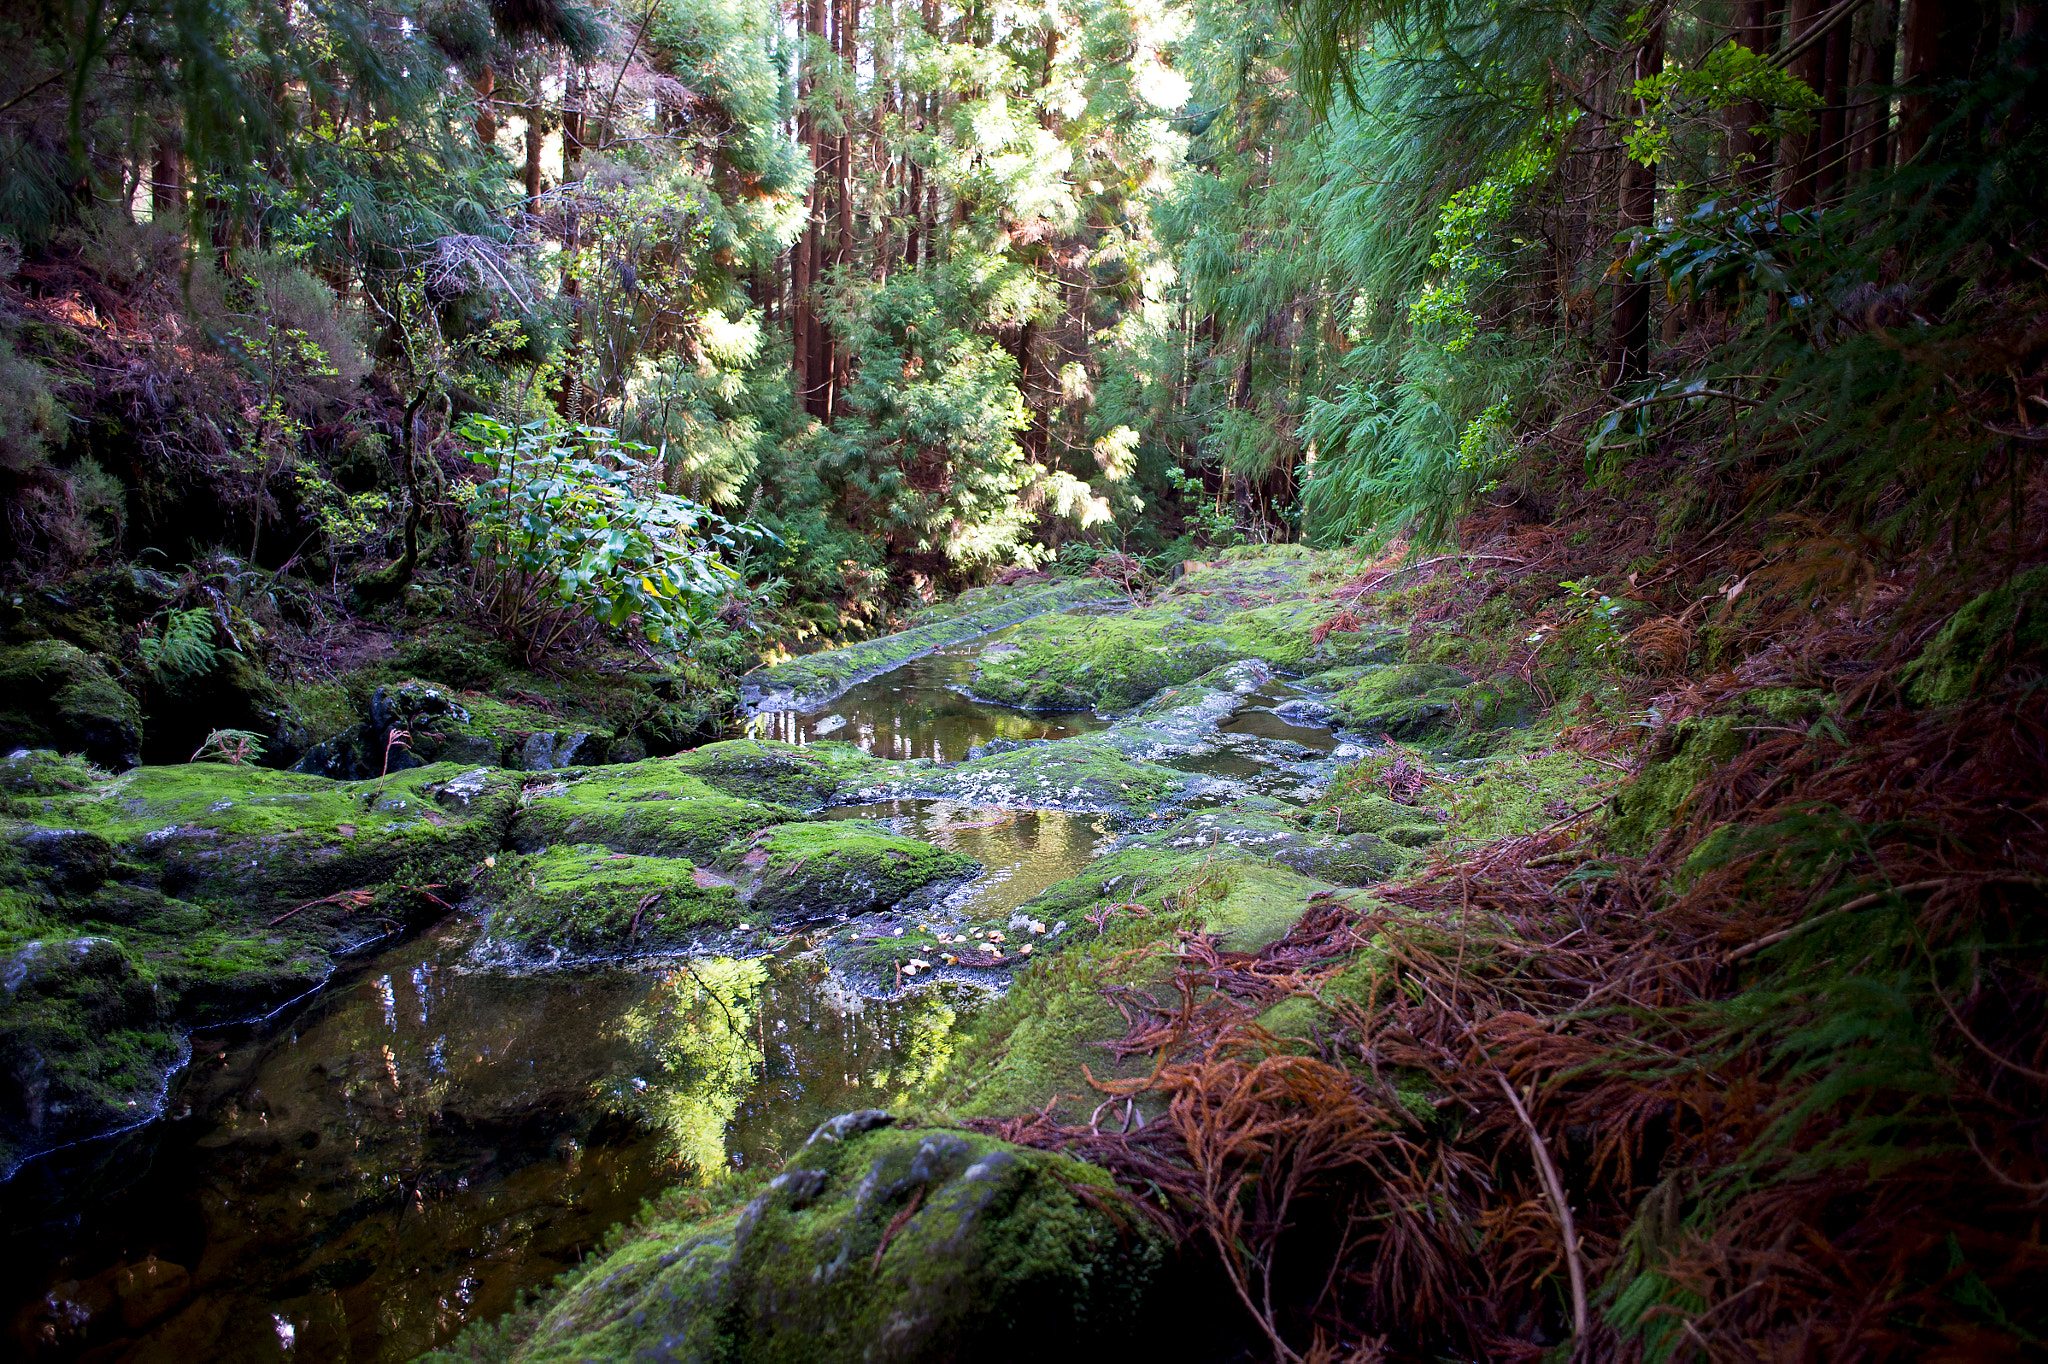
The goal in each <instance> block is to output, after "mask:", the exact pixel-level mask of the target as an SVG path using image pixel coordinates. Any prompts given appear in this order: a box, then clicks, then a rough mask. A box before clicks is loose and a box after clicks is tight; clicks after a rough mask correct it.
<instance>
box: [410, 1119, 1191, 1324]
mask: <svg viewBox="0 0 2048 1364" xmlns="http://www.w3.org/2000/svg"><path fill="white" fill-rule="evenodd" d="M877 1121H880V1122H886V1121H887V1118H886V1116H885V1115H880V1114H873V1115H869V1114H860V1115H848V1116H847V1117H846V1118H840V1119H835V1120H834V1121H833V1122H832V1123H828V1124H827V1125H826V1126H825V1127H824V1128H821V1129H820V1134H819V1135H818V1136H815V1137H813V1138H812V1140H811V1142H810V1143H809V1144H807V1145H806V1146H805V1147H804V1148H803V1150H802V1151H801V1152H799V1153H798V1154H797V1156H796V1157H795V1158H794V1159H792V1160H791V1162H790V1166H789V1169H788V1170H786V1171H785V1172H784V1173H783V1174H782V1175H781V1176H779V1177H778V1178H777V1179H776V1180H774V1181H773V1182H772V1183H771V1184H770V1185H769V1186H768V1188H767V1189H766V1190H765V1191H763V1192H762V1193H761V1194H760V1195H759V1196H758V1197H756V1198H755V1199H753V1200H752V1201H751V1202H750V1203H748V1204H747V1205H746V1206H745V1207H744V1208H728V1209H726V1210H724V1211H717V1212H711V1213H708V1214H706V1213H698V1214H696V1215H694V1216H692V1215H689V1213H688V1212H684V1211H680V1210H679V1211H670V1210H668V1209H667V1208H664V1207H663V1206H662V1205H660V1204H657V1205H656V1206H655V1207H653V1208H651V1209H650V1211H649V1212H648V1214H646V1215H645V1216H644V1217H643V1218H642V1219H641V1220H640V1221H639V1222H638V1223H636V1224H635V1225H633V1226H632V1227H630V1228H629V1229H627V1230H626V1231H624V1232H623V1233H622V1234H621V1235H620V1236H619V1238H618V1241H617V1244H616V1246H615V1247H614V1248H613V1249H612V1250H611V1252H610V1253H609V1254H608V1255H606V1256H604V1257H603V1258H602V1259H599V1260H596V1261H594V1262H593V1263H591V1264H590V1265H589V1266H587V1267H586V1268H585V1269H583V1270H581V1271H579V1272H578V1273H577V1274H576V1275H575V1276H574V1277H573V1279H572V1280H570V1281H568V1282H566V1283H565V1284H564V1285H563V1286H562V1287H561V1288H560V1289H559V1290H558V1291H557V1292H556V1293H555V1294H554V1295H553V1297H552V1298H551V1299H550V1300H549V1301H547V1302H546V1303H545V1304H544V1305H543V1306H542V1307H541V1308H540V1309H533V1310H530V1312H529V1314H528V1316H527V1319H526V1320H522V1321H516V1322H512V1323H507V1324H504V1325H500V1326H497V1327H494V1328H483V1329H479V1330H475V1331H472V1332H471V1333H470V1334H469V1335H468V1336H466V1337H465V1338H464V1339H463V1340H462V1341H460V1342H458V1343H457V1345H456V1346H455V1347H453V1348H452V1349H450V1350H449V1351H447V1352H444V1353H441V1354H437V1355H429V1356H427V1359H429V1360H440V1361H453V1360H477V1359H499V1360H506V1361H531V1362H532V1364H542V1362H543V1361H563V1362H564V1364H567V1361H582V1360H588V1359H638V1358H654V1357H659V1358H663V1359H670V1360H677V1361H702V1362H703V1364H711V1362H712V1361H749V1362H750V1364H752V1362H755V1361H758V1362H759V1364H769V1362H771V1361H789V1364H798V1362H799V1361H801V1362H802V1364H829V1362H831V1361H840V1360H845V1361H863V1364H867V1362H869V1361H873V1362H874V1364H882V1362H884V1361H912V1360H918V1361H925V1360H933V1361H935V1360H942V1359H964V1358H972V1359H989V1360H994V1361H1010V1360H1017V1361H1022V1360H1025V1359H1039V1358H1044V1357H1046V1355H1047V1354H1051V1355H1053V1356H1061V1355H1074V1354H1079V1355H1082V1356H1087V1357H1093V1356H1095V1355H1096V1354H1099V1353H1100V1352H1102V1351H1104V1350H1111V1349H1115V1348H1117V1347H1118V1346H1119V1345H1122V1344H1124V1343H1126V1342H1128V1341H1130V1340H1131V1339H1132V1338H1133V1337H1134V1336H1135V1335H1136V1334H1137V1332H1138V1331H1139V1330H1140V1329H1141V1328H1142V1327H1143V1326H1144V1324H1145V1321H1146V1307H1147V1295H1148V1292H1149V1291H1150V1290H1151V1289H1152V1288H1153V1286H1154V1284H1155V1282H1156V1281H1157V1279H1158V1278H1159V1275H1160V1270H1161V1266H1162V1264H1163V1262H1164V1246H1163V1244H1162V1243H1161V1241H1160V1239H1159V1238H1158V1235H1157V1233H1156V1232H1153V1231H1152V1230H1150V1229H1149V1227H1148V1225H1147V1224H1146V1221H1145V1219H1144V1218H1141V1217H1129V1216H1123V1217H1119V1216H1115V1215H1114V1214H1112V1213H1111V1212H1107V1211H1103V1210H1101V1209H1103V1208H1104V1207H1105V1206H1108V1207H1113V1206H1114V1201H1113V1200H1114V1198H1115V1194H1114V1185H1113V1183H1112V1182H1111V1181H1110V1179H1109V1177H1108V1176H1107V1175H1106V1174H1105V1173H1103V1172H1102V1171H1100V1170H1097V1169H1095V1168H1094V1167H1092V1166H1088V1165H1085V1164H1082V1163H1081V1162H1079V1161H1075V1160H1071V1159H1069V1158H1067V1157H1064V1156H1058V1155H1053V1154H1050V1153H1047V1152H1041V1151H1032V1150H1026V1149H1023V1148H1019V1147H1014V1146H1010V1145H1007V1144H1006V1143H1003V1142H999V1141H996V1140H994V1139H993V1138H990V1137H984V1136H979V1135H977V1134H974V1133H967V1132H955V1131H947V1130H944V1129H933V1128H925V1129H916V1128H901V1127H882V1128H875V1127H874V1126H873V1124H874V1123H876V1122H877ZM864 1128H865V1129H866V1130H863V1129H864ZM681 1206H682V1208H687V1207H688V1204H683V1205H681Z"/></svg>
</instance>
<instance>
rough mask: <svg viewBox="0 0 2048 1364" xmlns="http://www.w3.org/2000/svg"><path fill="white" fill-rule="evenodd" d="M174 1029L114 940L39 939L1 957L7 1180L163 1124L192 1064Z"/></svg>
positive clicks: (0, 1059) (1, 1118) (0, 1169)
mask: <svg viewBox="0 0 2048 1364" xmlns="http://www.w3.org/2000/svg"><path fill="white" fill-rule="evenodd" d="M169 1022H170V1020H169V1018H168V1016H167V1010H166V1008H165V1006H164V1002H163V1000H162V999H161V998H159V995H158V991H157V989H156V987H155V986H154V985H153V984H152V983H151V982H150V981H149V980H148V979H146V978H145V977H144V975H143V973H142V970H141V968H140V966H139V965H138V963H137V962H136V961H135V960H134V959H133V958H132V957H131V956H130V955H129V954H128V953H127V952H126V951H124V950H123V949H122V947H121V945H120V944H118V943H116V942H114V941H113V940H112V939H110V938H106V937H100V936H80V937H69V938H66V937H43V938H35V939H31V940H30V941H28V942H25V943H22V944H20V945H19V946H16V947H14V948H12V949H11V950H9V951H8V952H7V953H6V954H5V955H4V956H0V1174H11V1173H12V1172H13V1169H14V1167H15V1165H16V1164H17V1163H18V1162H19V1161H20V1160H21V1159H22V1158H24V1157H26V1156H29V1155H33V1154H35V1153H36V1152H38V1151H45V1150H48V1149H50V1148H51V1147H54V1146H61V1145H63V1144H65V1143H66V1142H71V1141H77V1140H81V1139H83V1138H86V1137H91V1136H96V1135H98V1134H99V1133H101V1132H105V1131H108V1130H110V1129H112V1128H115V1127H122V1126H127V1125H130V1124H133V1123H136V1122H141V1121H143V1120H145V1119H147V1118H150V1117H153V1116H154V1115H155V1112H156V1109H157V1105H158V1103H159V1101H160V1099H161V1097H162V1093H163V1085H164V1077H165V1075H166V1073H167V1072H168V1071H169V1070H170V1069H172V1068H173V1067H175V1066H176V1065H178V1064H179V1063H180V1061H181V1060H182V1052H181V1049H180V1046H179V1043H178V1041H177V1039H176V1038H175V1037H174V1036H173V1035H172V1033H171V1030H170V1027H169Z"/></svg>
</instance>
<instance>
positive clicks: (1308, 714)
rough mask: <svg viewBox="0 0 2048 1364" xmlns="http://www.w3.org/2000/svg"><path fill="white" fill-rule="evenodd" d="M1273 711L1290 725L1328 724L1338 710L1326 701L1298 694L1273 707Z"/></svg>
mask: <svg viewBox="0 0 2048 1364" xmlns="http://www.w3.org/2000/svg"><path fill="white" fill-rule="evenodd" d="M1273 713H1274V714H1275V715H1277V716H1279V717H1280V718H1281V719H1283V720H1285V721H1286V722H1287V723H1288V724H1290V725H1326V724H1328V723H1329V722H1330V717H1331V716H1332V715H1334V714H1335V713H1336V712H1335V711H1333V710H1332V709H1331V708H1330V707H1329V706H1328V705H1327V704H1325V703H1324V702H1321V701H1317V700H1314V699H1313V698H1310V697H1306V696H1297V697H1293V698H1292V699H1290V700H1286V701H1282V702H1281V703H1280V704H1279V705H1277V706H1275V707H1273Z"/></svg>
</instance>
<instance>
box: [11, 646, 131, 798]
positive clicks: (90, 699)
mask: <svg viewBox="0 0 2048 1364" xmlns="http://www.w3.org/2000/svg"><path fill="white" fill-rule="evenodd" d="M0 746H4V747H10V748H13V747H21V748H52V749H57V750H60V751H62V752H66V753H82V754H84V755H85V756H86V757H88V758H90V759H91V760H92V761H93V762H95V763H98V764H99V765H100V766H102V767H110V768H123V767H133V766H134V765H135V764H136V763H138V762H140V761H141V760H142V709H141V707H139V706H138V705H136V704H135V698H134V697H132V696H130V695H129V694H128V693H127V692H125V691H123V690H121V688H120V686H119V684H117V683H116V682H115V681H114V679H113V676H112V675H111V674H109V673H108V672H107V670H106V669H105V668H104V667H102V666H101V665H100V663H99V661H98V660H97V659H95V658H94V657H93V656H92V655H90V654H88V653H86V652H85V651H84V650H82V649H80V648H78V647H77V646H76V645H73V644H66V643H63V642H61V641H59V640H42V641H39V642H37V643H34V644H23V645H18V646H16V647H14V648H9V649H0Z"/></svg>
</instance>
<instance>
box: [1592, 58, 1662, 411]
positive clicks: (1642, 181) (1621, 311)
mask: <svg viewBox="0 0 2048 1364" xmlns="http://www.w3.org/2000/svg"><path fill="white" fill-rule="evenodd" d="M1663 69H1664V22H1663V20H1662V18H1661V17H1660V18H1659V19H1658V21H1657V22H1656V23H1655V24H1654V25H1653V26H1652V27H1651V29H1650V31H1649V32H1648V33H1647V34H1645V35H1644V37H1643V42H1642V46H1640V47H1638V48H1637V49H1636V57H1635V63H1634V66H1633V71H1632V74H1631V76H1630V80H1631V83H1633V82H1634V81H1641V80H1647V79H1649V78H1650V77H1651V76H1654V75H1656V74H1658V73H1659V72H1660V71H1662V70H1663ZM1635 106H1636V107H1635V109H1634V112H1635V113H1636V114H1637V115H1638V116H1642V115H1644V114H1646V113H1647V112H1648V111H1647V109H1645V108H1644V107H1643V106H1642V102H1641V101H1635ZM1619 208H1620V212H1619V214H1618V215H1617V221H1618V226H1619V227H1620V229H1621V231H1622V232H1624V233H1626V232H1633V231H1637V230H1642V229H1647V228H1648V227H1649V226H1650V225H1651V223H1652V221H1653V220H1654V219H1655V217H1656V212H1657V168H1656V167H1655V166H1645V165H1642V164H1641V163H1640V162H1638V161H1636V160H1635V159H1634V158H1633V157H1626V158H1625V159H1624V160H1623V162H1622V167H1621V194H1620V203H1619ZM1623 249H1624V250H1628V249H1631V248H1627V247H1624V248H1623ZM1612 327H1613V334H1612V337H1611V339H1610V341H1609V343H1608V353H1607V374H1606V384H1607V387H1608V388H1610V389H1611V388H1616V387H1619V386H1620V385H1622V384H1627V383H1633V382H1634V381H1635V380H1637V379H1640V378H1642V377H1643V375H1644V373H1645V372H1646V371H1647V370H1648V369H1649V364H1650V285H1648V284H1647V283H1643V282H1640V281H1637V280H1635V279H1633V278H1632V277H1629V276H1618V277H1617V278H1616V280H1615V284H1614V306H1613V313H1612Z"/></svg>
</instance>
